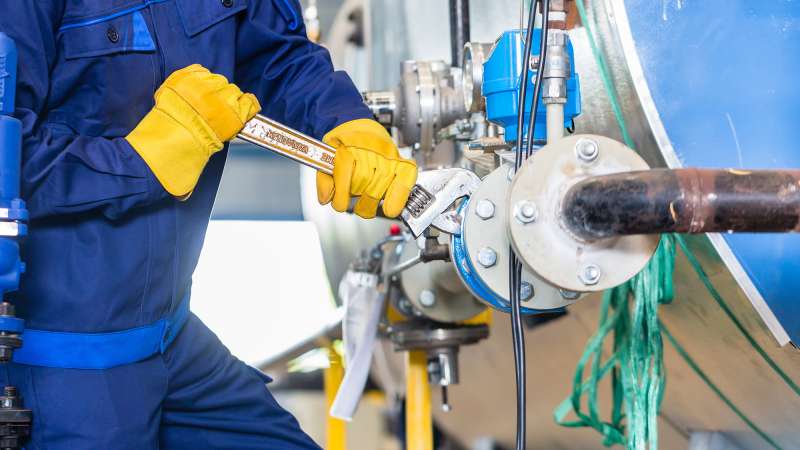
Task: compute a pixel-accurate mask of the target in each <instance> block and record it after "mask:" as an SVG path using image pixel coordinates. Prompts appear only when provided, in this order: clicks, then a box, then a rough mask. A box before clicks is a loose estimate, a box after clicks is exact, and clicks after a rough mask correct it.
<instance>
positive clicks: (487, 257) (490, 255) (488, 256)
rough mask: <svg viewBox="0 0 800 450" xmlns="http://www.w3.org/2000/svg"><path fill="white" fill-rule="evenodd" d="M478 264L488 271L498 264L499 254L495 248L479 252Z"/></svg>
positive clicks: (484, 248)
mask: <svg viewBox="0 0 800 450" xmlns="http://www.w3.org/2000/svg"><path fill="white" fill-rule="evenodd" d="M478 263H480V265H482V266H483V267H486V268H487V269H488V268H489V267H492V266H494V265H495V264H497V252H496V251H494V249H493V248H490V247H483V248H482V249H480V250H479V251H478Z"/></svg>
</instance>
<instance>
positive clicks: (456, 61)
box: [450, 0, 470, 67]
mask: <svg viewBox="0 0 800 450" xmlns="http://www.w3.org/2000/svg"><path fill="white" fill-rule="evenodd" d="M469 41H470V24H469V0H450V54H451V56H452V58H453V59H452V64H451V65H452V66H453V67H461V65H462V64H463V62H464V46H465V45H467V42H469Z"/></svg>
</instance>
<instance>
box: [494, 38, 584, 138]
mask: <svg viewBox="0 0 800 450" xmlns="http://www.w3.org/2000/svg"><path fill="white" fill-rule="evenodd" d="M541 40H542V30H541V29H538V28H537V29H535V30H534V35H533V43H532V46H531V48H532V50H531V54H532V55H534V56H538V55H539V47H540V43H541ZM567 52H568V53H569V57H570V61H575V54H574V52H573V49H572V43H570V42H568V43H567ZM524 53H525V31H522V30H511V31H506V32H505V33H503V35H502V36H500V39H499V40H498V41H497V44H495V46H494V49H492V54H491V55H490V56H489V59H488V60H487V61H486V63H485V64H484V65H483V96H484V97H486V118H487V119H488V120H489V121H490V122H493V123H496V124H497V125H500V126H501V127H503V128H505V132H506V134H505V139H506V142H514V141H516V140H517V114H518V111H519V106H518V105H519V96H520V90H521V89H520V88H521V84H522V83H521V80H522V65H523V63H524V61H525V59H524V57H523V56H524ZM535 78H536V71H534V70H531V71H530V76H529V77H528V96H527V97H528V98H527V101H526V103H525V118H526V119H525V134H527V130H528V122H529V121H528V118H529V117H530V113H531V108H532V107H533V83H534V80H535ZM580 113H581V93H580V80H579V78H578V74H577V73H576V72H575V64H574V63H573V64H571V68H570V78H569V80H567V103H566V105H564V127H569V126H570V124H571V123H572V120H573V119H574V118H575V117H577V116H578V115H580ZM546 121H547V114H546V108H545V105H544V102H542V101H541V96H540V99H539V107H538V108H537V110H536V131H535V132H534V139H535V140H536V141H545V140H546V139H547V123H546ZM525 139H526V140H527V139H528V137H527V135H526V136H525Z"/></svg>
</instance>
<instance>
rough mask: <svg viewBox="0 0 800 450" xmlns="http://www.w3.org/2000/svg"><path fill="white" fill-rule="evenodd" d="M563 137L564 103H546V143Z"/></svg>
mask: <svg viewBox="0 0 800 450" xmlns="http://www.w3.org/2000/svg"><path fill="white" fill-rule="evenodd" d="M563 137H564V104H563V103H547V143H548V144H552V143H554V142H556V141H558V140H560V139H561V138H563Z"/></svg>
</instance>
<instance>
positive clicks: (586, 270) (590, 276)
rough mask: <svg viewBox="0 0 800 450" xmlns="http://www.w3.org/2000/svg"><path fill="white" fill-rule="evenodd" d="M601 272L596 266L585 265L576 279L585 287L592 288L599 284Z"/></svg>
mask: <svg viewBox="0 0 800 450" xmlns="http://www.w3.org/2000/svg"><path fill="white" fill-rule="evenodd" d="M602 276H603V272H602V271H601V270H600V267H599V266H598V265H597V264H586V265H585V266H583V267H582V268H581V270H580V272H579V273H578V279H579V280H580V281H581V283H583V284H585V285H586V286H594V285H596V284H597V283H599V282H600V277H602Z"/></svg>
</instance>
